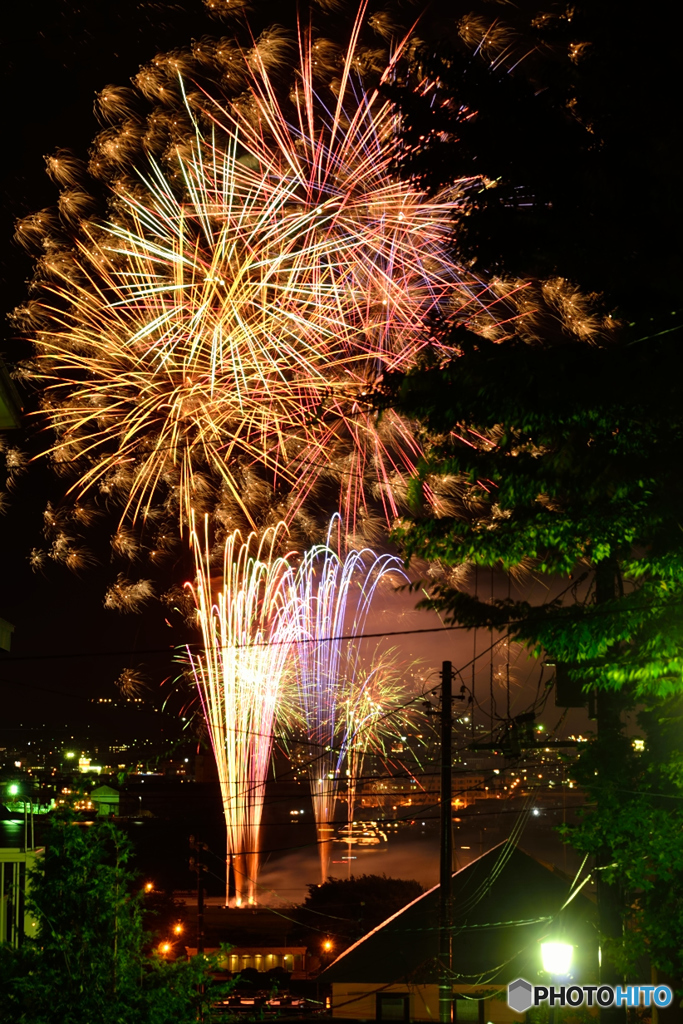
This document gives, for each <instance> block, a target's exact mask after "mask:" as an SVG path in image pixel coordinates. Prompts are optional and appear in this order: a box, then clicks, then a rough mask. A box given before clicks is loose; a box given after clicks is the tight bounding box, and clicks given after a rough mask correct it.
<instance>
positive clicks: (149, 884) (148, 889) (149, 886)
mask: <svg viewBox="0 0 683 1024" xmlns="http://www.w3.org/2000/svg"><path fill="white" fill-rule="evenodd" d="M153 888H154V882H145V892H151V891H152V889H153Z"/></svg>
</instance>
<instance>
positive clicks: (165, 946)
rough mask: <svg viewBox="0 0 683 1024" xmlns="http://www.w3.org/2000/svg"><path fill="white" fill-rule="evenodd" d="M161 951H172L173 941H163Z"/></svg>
mask: <svg viewBox="0 0 683 1024" xmlns="http://www.w3.org/2000/svg"><path fill="white" fill-rule="evenodd" d="M159 952H160V953H162V954H163V955H165V954H166V953H170V952H171V943H170V942H162V943H161V945H160V946H159Z"/></svg>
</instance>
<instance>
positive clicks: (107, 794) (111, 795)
mask: <svg viewBox="0 0 683 1024" xmlns="http://www.w3.org/2000/svg"><path fill="white" fill-rule="evenodd" d="M120 796H121V794H120V793H119V792H118V790H116V789H112V787H111V786H106V785H104V784H103V785H101V786H98V787H97V789H93V790H91V792H90V799H91V800H118V799H120Z"/></svg>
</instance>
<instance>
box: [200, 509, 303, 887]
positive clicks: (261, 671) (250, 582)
mask: <svg viewBox="0 0 683 1024" xmlns="http://www.w3.org/2000/svg"><path fill="white" fill-rule="evenodd" d="M207 525H208V524H207V523H206V522H205V531H204V538H203V539H202V538H200V536H199V535H198V533H197V531H196V529H195V528H194V524H193V529H192V534H191V541H192V545H193V549H194V553H195V561H196V570H197V575H196V584H195V585H194V586H193V585H191V584H187V586H188V588H189V589H190V590H191V591H192V594H193V597H194V601H195V606H196V609H197V621H198V624H199V626H200V628H201V633H202V647H203V650H202V653H200V654H197V653H193V652H192V650H191V649H189V648H188V652H189V659H190V664H191V667H192V671H193V674H194V679H195V682H196V685H197V689H198V691H199V695H200V699H201V703H202V709H203V712H204V716H205V719H206V723H207V726H208V730H209V735H210V737H211V744H212V747H213V752H214V755H215V758H216V765H217V768H218V778H219V781H220V787H221V795H222V798H223V810H224V814H225V823H226V829H227V852H228V871H227V875H226V896H227V887H228V885H229V878H230V870H229V869H230V865H232V868H233V873H234V879H235V891H236V895H235V903H236V905H237V906H242V905H243V904H245V903H249V904H250V903H254V902H255V885H256V878H257V876H258V868H259V831H260V825H261V814H262V810H263V798H264V791H265V786H266V781H267V778H268V769H269V766H270V757H271V751H272V747H273V734H274V728H275V718H276V713H278V711H279V712H280V713H281V712H282V707H283V701H285V698H286V693H285V683H286V678H287V662H288V658H289V657H290V656H291V645H290V644H288V643H287V640H288V639H290V637H289V631H290V629H291V625H292V620H291V617H290V616H288V614H287V594H288V590H287V581H288V573H289V571H290V567H289V563H288V562H287V560H286V559H284V558H282V557H274V555H273V547H274V545H275V544H276V541H277V537H276V530H271V531H268V532H267V533H266V534H265V536H264V537H263V539H262V540H261V541H260V543H257V542H256V538H255V537H254V536H253V535H251V536H249V537H248V538H247V540H246V541H243V540H242V538H241V536H240V534H239V532H236V533H234V534H232V535H231V536H230V537H229V538H228V539H227V541H226V543H225V547H224V553H223V568H222V579H221V581H220V586H219V588H218V592H217V593H214V586H213V584H212V576H211V553H210V551H209V549H208V545H207V541H206V536H207V532H208V530H207ZM278 641H279V642H278Z"/></svg>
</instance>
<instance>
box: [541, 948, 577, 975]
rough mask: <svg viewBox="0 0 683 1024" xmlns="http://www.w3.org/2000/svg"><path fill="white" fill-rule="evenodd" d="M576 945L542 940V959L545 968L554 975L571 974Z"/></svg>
mask: <svg viewBox="0 0 683 1024" xmlns="http://www.w3.org/2000/svg"><path fill="white" fill-rule="evenodd" d="M573 953H574V947H573V946H570V945H569V943H568V942H542V943H541V959H542V961H543V970H544V971H546V972H547V973H548V974H552V975H553V976H554V977H563V976H564V975H565V974H569V968H570V967H571V963H572V955H573Z"/></svg>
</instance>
